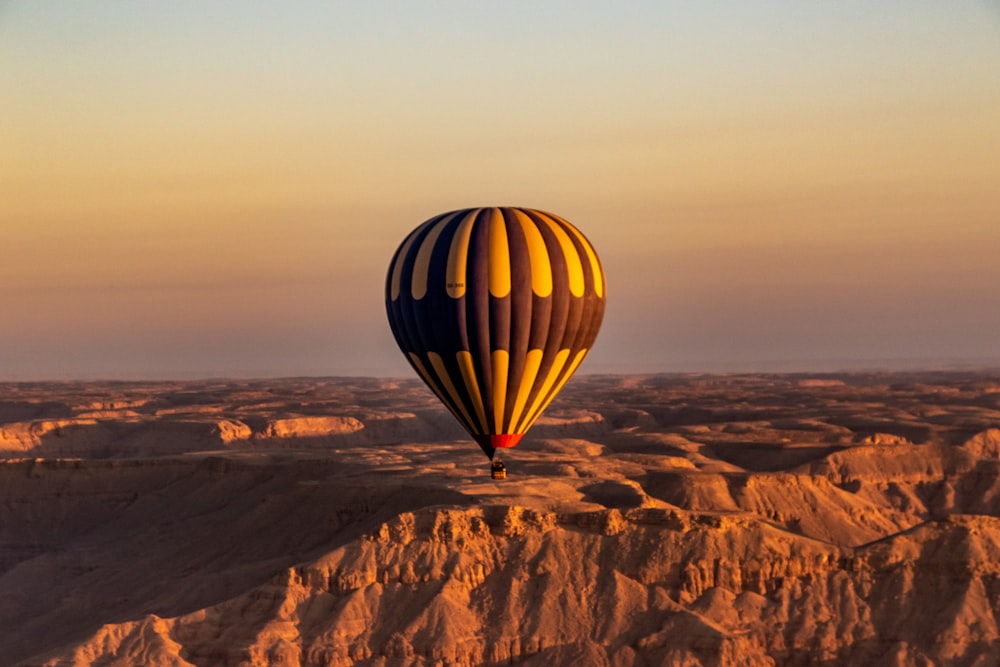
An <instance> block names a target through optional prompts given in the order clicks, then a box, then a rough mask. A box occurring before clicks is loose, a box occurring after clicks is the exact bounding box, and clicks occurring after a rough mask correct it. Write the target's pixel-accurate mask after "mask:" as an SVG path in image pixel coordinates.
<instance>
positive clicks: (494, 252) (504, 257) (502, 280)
mask: <svg viewBox="0 0 1000 667" xmlns="http://www.w3.org/2000/svg"><path fill="white" fill-rule="evenodd" d="M489 238H490V245H489V248H490V252H489V264H488V265H487V266H488V267H489V274H490V275H489V281H490V294H492V295H493V296H495V297H498V298H500V297H505V296H507V295H508V294H510V245H509V244H508V243H507V225H506V223H504V220H503V213H502V212H501V211H500V209H498V208H492V209H490V229H489Z"/></svg>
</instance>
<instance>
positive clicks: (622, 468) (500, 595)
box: [0, 372, 1000, 667]
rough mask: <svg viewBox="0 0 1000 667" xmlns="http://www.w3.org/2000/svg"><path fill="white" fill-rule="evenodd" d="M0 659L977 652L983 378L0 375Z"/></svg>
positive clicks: (635, 659)
mask: <svg viewBox="0 0 1000 667" xmlns="http://www.w3.org/2000/svg"><path fill="white" fill-rule="evenodd" d="M0 456H2V457H3V459H2V464H0V476H2V479H0V498H2V502H0V628H3V632H0V656H2V658H0V662H2V664H4V665H23V666H28V665H31V666H41V665H45V666H47V667H56V666H66V665H172V666H179V665H197V666H209V665H234V666H235V665H284V666H292V665H501V664H504V665H506V664H519V665H556V664H559V665H569V664H574V665H584V664H586V665H623V666H625V665H629V666H633V665H634V666H638V665H806V664H808V665H840V664H853V665H859V664H871V665H876V664H877V665H992V664H997V663H998V662H1000V641H998V640H1000V630H998V625H997V618H998V615H1000V373H995V372H994V373H986V372H926V373H893V374H889V373H853V374H824V375H651V376H597V375H591V376H583V377H579V378H576V379H574V380H573V381H572V382H571V383H570V384H569V385H568V386H567V387H566V389H565V391H564V392H563V393H562V395H561V396H560V397H559V398H558V399H557V400H556V402H555V403H553V405H552V406H551V407H550V409H549V410H548V412H547V414H546V415H545V416H544V417H543V418H542V420H541V421H540V422H539V423H538V424H537V425H536V426H535V428H534V429H533V430H532V431H531V432H530V433H529V436H528V437H526V438H525V440H524V442H523V444H522V445H521V446H519V447H518V448H517V449H514V450H511V451H509V452H507V453H506V455H505V457H504V460H505V462H506V463H507V465H508V469H509V477H508V479H506V480H504V481H494V480H492V479H491V478H490V475H489V464H488V460H487V459H486V457H485V456H483V454H482V452H481V451H480V450H479V448H478V447H477V446H476V445H475V444H474V443H472V442H471V441H470V440H469V439H468V437H467V436H465V434H464V433H463V432H462V431H461V429H460V428H459V426H458V425H457V423H455V421H454V420H453V419H452V417H451V415H450V414H448V413H447V412H446V411H445V409H444V408H442V407H441V406H440V404H439V403H438V402H437V399H436V398H435V397H434V396H433V395H432V394H431V393H430V392H429V391H428V390H427V389H425V388H424V387H423V385H422V384H420V383H419V381H417V380H388V379H368V378H342V379H315V378H292V379H281V380H261V381H202V382H156V383H126V382H91V383H17V384H5V385H2V387H0Z"/></svg>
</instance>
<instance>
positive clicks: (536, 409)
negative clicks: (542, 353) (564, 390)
mask: <svg viewBox="0 0 1000 667" xmlns="http://www.w3.org/2000/svg"><path fill="white" fill-rule="evenodd" d="M568 357H569V350H568V349H566V350H559V352H557V353H556V357H555V359H553V360H552V368H550V369H549V374H548V375H547V376H546V377H545V382H543V383H542V386H541V388H540V389H539V390H538V395H537V396H535V402H534V403H532V404H531V409H530V410H528V413H527V414H526V415H525V416H524V419H523V420H522V421H521V424H520V425H519V426H518V428H517V430H516V431H515V433H524V432H525V431H526V430H528V427H529V426H531V424H532V423H533V422H534V421H535V419H536V418H537V417H538V413H540V412H541V411H542V410H544V409H545V406H546V405H548V404H549V401H548V400H546V398H547V397H548V395H549V389H551V388H552V385H553V383H555V381H556V378H557V377H559V371H561V370H562V367H563V366H564V365H566V359H567V358H568ZM550 400H551V399H550Z"/></svg>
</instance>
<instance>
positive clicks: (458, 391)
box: [385, 207, 606, 463]
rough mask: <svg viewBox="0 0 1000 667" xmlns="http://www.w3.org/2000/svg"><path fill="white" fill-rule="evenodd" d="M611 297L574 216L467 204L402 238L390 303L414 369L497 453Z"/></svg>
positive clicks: (565, 374)
mask: <svg viewBox="0 0 1000 667" xmlns="http://www.w3.org/2000/svg"><path fill="white" fill-rule="evenodd" d="M605 293H606V286H605V280H604V271H603V269H602V268H601V263H600V260H598V258H597V253H596V252H594V248H593V246H591V244H590V242H589V241H588V240H587V239H586V238H585V237H584V236H583V234H581V233H580V231H579V230H577V228H576V227H574V226H573V225H571V224H570V223H569V222H567V221H566V220H564V219H562V218H560V217H559V216H557V215H553V214H551V213H546V212H544V211H537V210H533V209H528V208H516V207H491V208H469V209H463V210H460V211H452V212H450V213H444V214H442V215H438V216H435V217H433V218H431V219H430V220H427V221H426V222H424V223H423V224H421V225H420V226H418V227H417V228H416V229H414V230H413V231H412V232H410V234H409V235H408V236H407V237H406V238H405V239H404V240H403V242H402V244H400V246H399V248H398V249H397V250H396V253H395V255H394V256H393V258H392V262H391V263H390V264H389V272H388V276H387V277H386V287H385V305H386V312H387V314H388V317H389V325H390V327H391V328H392V333H393V335H394V336H395V338H396V342H397V343H398V344H399V347H400V349H401V350H402V351H403V354H404V355H405V356H406V358H407V360H408V361H409V362H410V365H411V366H413V369H414V370H415V371H416V372H417V374H418V375H419V376H420V377H421V379H423V381H424V382H425V383H426V384H427V386H428V387H430V388H431V390H432V391H433V392H434V393H435V394H436V395H437V397H438V398H439V399H441V401H442V402H443V403H444V404H445V405H446V406H447V407H448V409H449V410H450V411H451V413H452V414H453V415H454V416H455V418H456V419H458V421H459V422H460V423H461V424H462V426H464V427H465V430H466V431H468V432H469V434H470V435H471V436H472V438H473V439H474V440H475V441H476V442H477V443H478V444H479V446H480V447H481V448H482V449H483V451H484V452H485V453H486V455H487V456H489V457H490V459H491V460H492V459H493V457H494V454H495V452H496V450H497V449H498V448H510V447H514V446H515V445H517V443H518V442H519V441H520V440H521V437H522V436H523V435H524V433H525V432H526V431H527V430H528V429H529V428H530V427H531V425H532V424H533V423H534V422H535V420H536V419H538V416H539V415H540V414H541V413H542V411H543V410H544V409H545V407H546V406H547V405H548V404H549V403H550V402H551V401H552V399H553V398H554V397H555V395H556V394H557V393H558V392H559V390H560V389H562V387H563V385H564V384H565V383H566V381H567V380H568V379H569V377H570V376H571V375H572V374H573V372H574V371H576V369H577V367H578V366H579V365H580V362H582V361H583V358H584V357H585V356H586V355H587V352H589V351H590V348H591V346H592V345H593V343H594V340H595V339H596V337H597V331H598V328H599V327H600V325H601V319H602V318H603V316H604V304H605ZM494 463H496V462H494Z"/></svg>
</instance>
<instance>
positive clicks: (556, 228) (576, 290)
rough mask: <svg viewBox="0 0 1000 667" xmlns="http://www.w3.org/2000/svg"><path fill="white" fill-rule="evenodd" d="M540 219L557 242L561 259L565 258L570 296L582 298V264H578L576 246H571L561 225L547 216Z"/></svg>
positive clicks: (578, 256)
mask: <svg viewBox="0 0 1000 667" xmlns="http://www.w3.org/2000/svg"><path fill="white" fill-rule="evenodd" d="M542 219H543V220H545V222H546V223H547V224H548V226H549V229H551V230H552V233H553V234H555V235H556V238H557V239H558V240H559V246H560V247H561V248H562V251H563V257H565V258H566V272H567V273H568V275H569V292H570V294H572V295H573V296H583V264H582V263H581V262H580V254H579V253H578V252H577V251H576V246H575V245H573V241H572V240H571V239H570V238H569V234H567V233H566V230H565V229H563V227H562V225H560V224H559V223H558V222H556V221H555V220H553V219H552V218H550V217H548V214H545V215H544V216H542Z"/></svg>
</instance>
